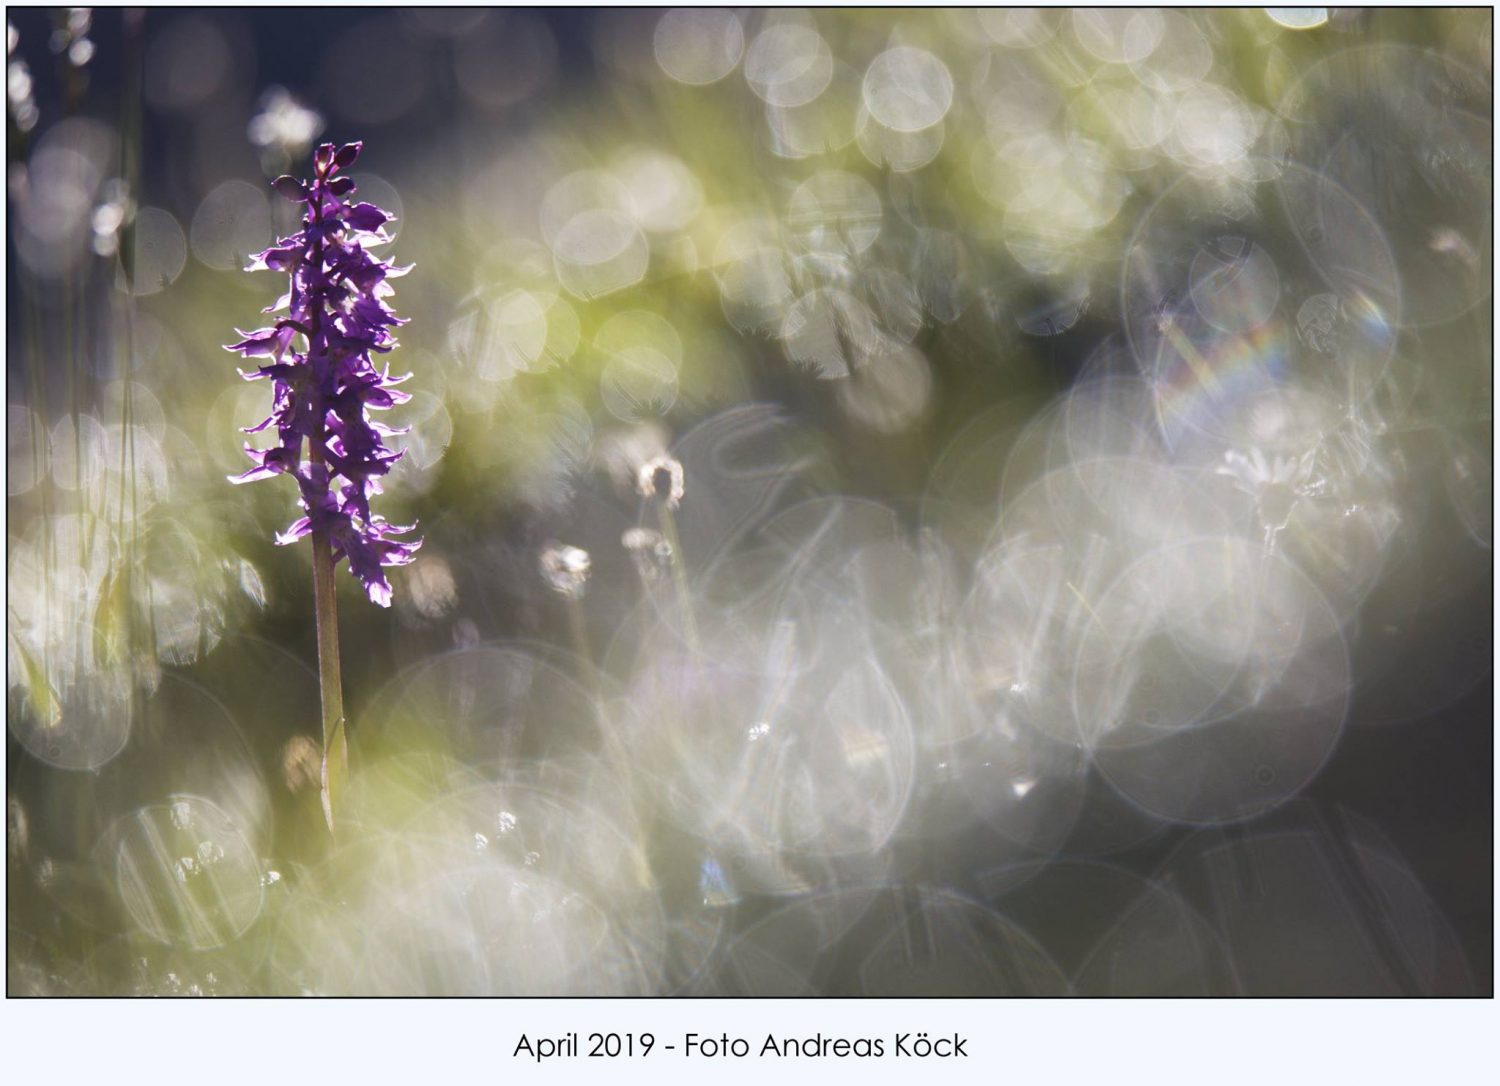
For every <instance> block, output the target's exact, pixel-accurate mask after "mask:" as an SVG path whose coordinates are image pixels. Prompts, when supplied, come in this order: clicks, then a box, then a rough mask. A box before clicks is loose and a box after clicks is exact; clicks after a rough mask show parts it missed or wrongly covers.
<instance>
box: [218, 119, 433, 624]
mask: <svg viewBox="0 0 1500 1086" xmlns="http://www.w3.org/2000/svg"><path fill="white" fill-rule="evenodd" d="M361 146H362V145H361V144H359V143H349V144H345V145H344V146H343V147H340V148H337V149H335V148H334V146H333V144H331V143H325V144H323V145H322V146H320V147H319V148H318V149H317V152H316V153H315V154H314V156H313V167H314V176H313V179H312V180H311V181H310V182H302V181H299V180H297V179H296V178H294V177H279V178H277V179H276V181H275V182H273V186H272V187H274V188H275V189H276V191H277V192H278V193H280V194H281V195H282V196H284V197H286V198H287V199H289V200H293V201H296V202H298V203H301V204H303V205H304V206H305V207H306V212H305V214H304V215H303V218H302V229H301V230H299V231H298V232H297V233H295V234H293V235H292V236H291V237H287V238H282V239H281V240H279V241H277V242H276V244H274V245H272V246H271V247H270V248H269V249H267V250H266V251H265V252H263V253H260V254H259V255H257V256H256V257H255V258H254V259H253V260H252V261H251V263H250V265H249V267H248V268H247V270H248V271H257V270H270V271H278V272H284V273H286V274H287V275H289V276H290V278H291V287H290V289H289V290H288V291H287V293H286V294H284V295H283V296H282V297H281V298H280V299H279V300H278V301H277V302H276V304H274V305H272V306H270V307H269V308H267V309H266V310H265V312H267V313H278V312H281V311H283V310H285V312H286V315H285V316H282V317H279V318H278V319H277V320H276V322H275V323H274V324H273V325H271V327H269V328H260V329H257V330H255V331H253V332H241V333H240V336H241V339H240V341H239V342H238V343H235V344H232V345H231V346H229V347H227V348H226V350H230V351H235V352H238V353H239V354H241V355H243V356H244V357H245V358H247V359H257V360H261V364H260V365H259V366H258V367H257V368H256V369H254V370H252V371H249V372H246V371H244V370H241V371H240V372H241V375H242V376H243V377H244V378H245V379H246V380H250V381H257V380H262V379H266V378H269V379H270V381H271V383H272V388H273V398H272V410H271V414H270V415H269V416H268V417H267V418H266V419H265V420H264V421H262V422H260V423H258V424H256V425H255V426H251V427H247V428H246V430H245V432H246V433H258V432H260V431H263V430H266V429H268V428H270V427H272V426H274V427H275V428H276V434H277V438H278V441H277V444H276V445H274V446H272V447H271V448H269V449H265V450H257V449H254V448H251V447H250V446H248V445H247V446H246V447H245V451H246V453H247V454H249V456H250V459H251V460H252V461H253V462H254V466H253V467H251V468H250V470H248V471H246V472H245V473H244V474H243V475H238V476H232V477H231V481H233V482H236V483H248V482H253V481H254V480H256V479H268V478H271V477H272V476H275V475H291V476H293V477H294V478H295V479H296V480H297V486H298V488H299V490H300V493H301V506H302V510H303V512H304V514H305V515H304V516H303V517H302V518H301V519H299V520H297V521H296V522H295V523H293V524H292V525H291V527H290V528H288V529H287V530H286V531H285V532H282V533H278V534H277V536H276V542H277V543H281V544H288V543H293V542H296V541H297V540H299V539H301V538H302V537H303V536H306V535H309V534H314V535H315V534H316V533H319V532H322V533H326V538H327V539H328V541H329V543H330V545H331V547H332V554H333V562H334V564H335V565H337V563H338V562H339V560H340V559H345V558H347V559H348V561H349V571H350V572H351V573H352V574H353V575H354V576H355V578H356V579H358V580H359V582H360V583H361V584H362V585H363V586H364V589H365V591H366V593H368V595H369V597H370V599H371V600H373V601H374V602H375V603H378V604H380V605H381V606H382V607H389V606H390V602H391V586H390V582H389V581H387V580H386V577H385V572H384V569H385V567H387V566H401V565H406V564H407V563H409V562H411V560H412V557H413V555H414V554H415V552H416V550H417V548H418V547H420V546H421V541H420V540H402V539H399V538H397V537H399V536H403V535H405V534H406V533H408V532H410V531H411V530H412V529H413V528H414V527H415V525H408V526H404V527H403V526H398V525H393V524H391V523H389V522H388V521H386V520H385V519H384V518H383V517H380V516H379V515H377V514H375V513H372V512H371V510H370V498H371V496H372V495H375V494H379V493H380V490H381V487H380V477H381V476H383V475H385V474H386V473H387V472H389V471H390V470H391V467H392V465H394V464H395V463H396V462H397V461H398V460H400V459H401V456H402V453H400V452H396V451H392V450H391V449H389V448H387V446H386V444H385V441H384V438H386V437H388V436H390V435H393V434H399V433H405V432H406V431H404V430H393V429H391V428H389V427H386V426H383V425H381V424H380V423H378V422H374V421H372V420H371V418H370V412H371V411H383V410H385V409H387V408H390V407H393V406H395V405H396V404H400V403H404V402H405V401H406V400H408V399H409V398H410V397H408V396H407V394H406V393H404V392H401V391H399V390H398V389H397V388H396V387H395V386H396V385H398V384H400V383H401V382H402V381H404V380H405V379H406V378H405V377H392V376H391V375H390V370H389V367H385V368H382V367H379V366H377V365H376V364H375V361H374V356H375V355H378V354H384V353H386V352H388V351H389V350H390V349H391V348H392V347H394V346H395V345H396V340H395V338H394V337H393V336H392V335H391V329H393V328H396V327H399V326H400V325H402V324H405V323H406V321H404V320H403V319H402V318H400V317H398V316H396V314H395V313H394V312H392V311H391V309H390V307H389V306H388V305H387V304H386V299H387V298H389V297H390V296H391V294H392V293H393V291H392V288H391V285H390V280H391V279H393V278H395V277H397V276H399V275H404V274H405V273H406V272H407V271H409V270H410V269H409V268H398V267H395V266H393V265H392V264H391V263H389V262H388V261H384V260H380V259H379V258H377V257H375V256H373V255H371V253H370V251H369V248H368V247H369V246H371V245H379V244H381V243H383V242H387V241H389V240H390V238H389V237H388V236H387V234H386V232H385V225H386V223H388V222H391V221H393V218H392V216H390V215H388V214H387V213H386V212H384V211H382V210H381V209H380V208H378V207H376V206H375V205H374V204H368V203H355V202H352V201H350V200H349V199H348V198H349V197H350V196H351V195H352V194H353V193H354V182H353V181H352V180H351V179H350V178H349V177H347V176H343V175H342V174H341V171H344V170H347V169H348V168H349V167H350V166H352V165H353V164H354V161H355V160H356V159H357V158H358V157H359V152H360V148H361ZM408 376H409V375H408ZM304 441H306V442H307V455H306V457H304V456H303V448H302V445H303V442H304Z"/></svg>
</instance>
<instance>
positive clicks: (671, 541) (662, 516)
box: [656, 498, 698, 656]
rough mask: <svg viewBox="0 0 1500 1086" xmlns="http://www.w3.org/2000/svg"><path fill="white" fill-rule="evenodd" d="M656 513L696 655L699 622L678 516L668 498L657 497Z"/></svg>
mask: <svg viewBox="0 0 1500 1086" xmlns="http://www.w3.org/2000/svg"><path fill="white" fill-rule="evenodd" d="M656 514H657V518H658V519H657V523H659V524H660V525H661V534H662V537H663V538H665V539H666V541H667V546H668V547H670V548H671V549H672V584H673V586H674V587H675V588H676V590H677V609H678V610H679V611H680V612H681V613H682V629H683V633H684V634H685V635H686V637H687V643H688V648H689V649H691V650H692V652H693V654H694V655H695V656H696V655H697V653H698V623H697V622H696V621H695V620H694V618H693V602H692V597H691V596H690V595H688V584H687V569H686V567H685V566H684V565H683V561H682V541H681V540H679V539H678V538H677V518H676V517H674V516H673V515H672V506H671V503H670V502H668V501H667V499H666V498H657V500H656Z"/></svg>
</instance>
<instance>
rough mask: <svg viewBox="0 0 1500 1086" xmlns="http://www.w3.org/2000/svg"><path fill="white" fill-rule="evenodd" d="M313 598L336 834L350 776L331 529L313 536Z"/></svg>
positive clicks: (327, 788) (326, 773)
mask: <svg viewBox="0 0 1500 1086" xmlns="http://www.w3.org/2000/svg"><path fill="white" fill-rule="evenodd" d="M312 553H313V598H314V601H315V602H314V607H315V608H316V611H317V620H318V686H319V688H320V690H321V691H322V696H323V781H322V784H323V791H322V796H323V818H324V819H325V820H326V821H327V823H328V832H329V833H330V834H332V833H333V832H334V828H333V812H334V804H335V802H336V801H337V800H340V799H342V797H343V791H344V784H345V782H346V781H348V779H349V747H348V743H347V742H346V740H345V738H344V687H343V679H342V677H341V675H340V672H339V609H338V595H337V593H336V592H335V591H334V583H333V547H332V546H331V545H330V543H329V541H328V533H327V531H317V532H314V533H313V537H312Z"/></svg>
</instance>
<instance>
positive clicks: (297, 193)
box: [271, 174, 307, 200]
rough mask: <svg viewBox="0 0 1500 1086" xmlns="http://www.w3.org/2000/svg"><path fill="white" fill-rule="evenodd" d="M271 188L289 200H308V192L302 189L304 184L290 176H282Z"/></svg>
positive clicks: (273, 182)
mask: <svg viewBox="0 0 1500 1086" xmlns="http://www.w3.org/2000/svg"><path fill="white" fill-rule="evenodd" d="M271 187H272V188H273V189H275V190H276V191H277V192H278V193H279V194H281V195H282V196H285V197H286V198H287V199H288V200H306V199H307V190H306V189H305V188H303V187H302V182H301V181H298V180H297V179H296V178H295V177H292V176H291V175H289V174H282V175H281V176H280V177H278V178H277V179H276V180H275V181H272V182H271Z"/></svg>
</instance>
